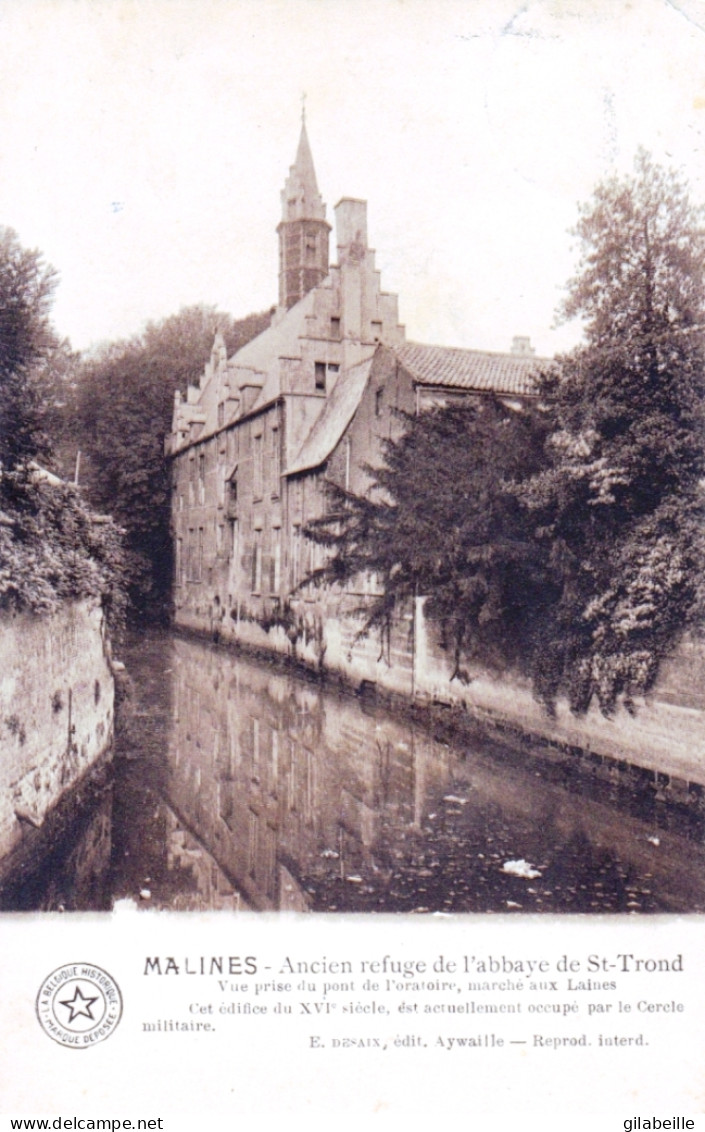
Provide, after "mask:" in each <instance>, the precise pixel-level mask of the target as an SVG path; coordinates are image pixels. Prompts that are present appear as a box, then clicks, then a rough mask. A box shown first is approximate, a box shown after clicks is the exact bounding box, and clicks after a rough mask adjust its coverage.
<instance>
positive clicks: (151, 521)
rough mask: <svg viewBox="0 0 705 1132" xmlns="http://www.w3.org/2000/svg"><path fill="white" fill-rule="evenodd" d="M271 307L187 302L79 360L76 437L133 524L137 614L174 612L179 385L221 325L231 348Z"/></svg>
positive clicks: (99, 483) (125, 521) (199, 365)
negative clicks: (174, 433)
mask: <svg viewBox="0 0 705 1132" xmlns="http://www.w3.org/2000/svg"><path fill="white" fill-rule="evenodd" d="M270 318H271V315H270V314H269V313H266V314H259V315H251V316H249V318H246V319H242V320H240V321H235V320H233V319H232V318H230V316H229V315H226V314H222V313H220V312H218V311H216V310H215V309H214V308H213V307H206V306H195V307H188V308H185V309H183V310H182V311H180V312H179V313H178V314H176V315H172V316H171V317H169V318H166V319H164V320H162V321H161V322H151V323H149V324H148V325H147V326H146V328H145V330H144V332H143V333H142V334H141V335H139V336H138V337H135V338H133V339H131V340H129V341H125V342H117V343H112V344H110V345H107V346H105V347H103V348H102V349H101V350H100V351H98V352H97V353H96V354H95V355H93V356H92V357H89V358H87V359H85V361H84V363H83V365H82V366H81V367H80V369H79V372H78V376H77V384H76V391H75V422H74V428H73V437H74V444H75V446H76V447H79V448H80V449H81V469H82V471H81V480H82V482H83V483H84V484H85V487H86V490H87V492H88V495H89V498H90V499H91V501H92V502H93V503H94V504H95V505H96V506H97V507H99V508H100V509H101V510H105V511H108V512H110V514H112V515H113V516H114V517H115V519H116V521H117V522H118V523H119V524H120V526H121V527H122V528H123V530H124V531H125V553H126V563H127V565H126V570H127V581H128V590H129V599H130V610H131V613H132V615H133V616H136V617H140V618H143V617H145V616H147V617H150V618H156V619H159V618H161V617H163V616H165V615H166V612H167V609H168V602H169V590H170V584H171V569H172V561H171V554H172V549H171V533H170V484H169V468H168V464H167V462H166V460H165V458H164V440H165V437H166V436H167V434H168V433H169V430H170V428H171V418H172V411H173V405H174V391H175V390H176V389H180V390H181V391H182V392H185V389H186V385H187V384H188V382H189V381H191V382H195V381H196V380H197V379H198V377H199V375H200V374H201V372H202V371H203V367H204V364H205V362H206V361H207V359H208V357H209V356H210V351H211V348H212V345H213V338H214V335H215V332H216V330H220V331H221V333H222V334H223V337H224V339H225V343H226V347H227V348H228V352H233V351H234V350H236V349H238V348H239V347H240V346H242V345H244V344H245V342H246V341H248V340H249V338H251V337H254V336H255V334H259V333H260V332H261V331H262V330H264V329H265V328H266V326H268V325H269V321H270Z"/></svg>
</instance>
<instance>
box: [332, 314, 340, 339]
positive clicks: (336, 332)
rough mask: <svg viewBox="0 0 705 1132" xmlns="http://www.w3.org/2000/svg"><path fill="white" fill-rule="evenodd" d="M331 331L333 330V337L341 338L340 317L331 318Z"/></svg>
mask: <svg viewBox="0 0 705 1132" xmlns="http://www.w3.org/2000/svg"><path fill="white" fill-rule="evenodd" d="M330 332H331V336H332V337H333V338H340V319H339V318H331V320H330Z"/></svg>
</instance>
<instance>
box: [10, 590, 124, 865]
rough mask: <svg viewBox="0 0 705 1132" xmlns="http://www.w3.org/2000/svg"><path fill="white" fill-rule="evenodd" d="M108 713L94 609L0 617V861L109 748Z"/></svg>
mask: <svg viewBox="0 0 705 1132" xmlns="http://www.w3.org/2000/svg"><path fill="white" fill-rule="evenodd" d="M113 708H114V682H113V675H112V670H111V666H110V658H109V649H108V646H107V642H106V640H105V638H104V633H103V618H102V613H101V611H100V609H99V608H98V607H96V605H95V604H93V603H90V602H86V601H84V602H74V603H70V604H67V605H66V606H64V608H63V609H62V610H61V611H60V612H59V613H56V614H53V615H52V616H45V617H37V616H34V615H32V614H29V613H16V614H9V613H3V614H2V615H0V862H1V861H2V859H3V858H5V857H6V856H7V855H8V854H9V853H10V852H11V851H13V850H15V849H17V848H18V847H21V842H22V841H23V839H24V838H27V837H29V835H30V834H31V831H32V830H33V828H37V827H40V826H41V825H42V823H43V822H44V820H45V818H46V816H47V814H48V813H49V811H50V810H51V809H52V807H53V806H54V805H55V804H56V803H57V802H58V800H59V799H60V798H61V796H62V795H63V794H64V793H65V792H66V791H67V790H69V789H70V788H71V787H72V786H74V785H75V784H76V782H77V781H78V780H79V779H80V778H81V776H82V775H83V774H84V773H85V772H86V771H87V770H88V769H89V768H90V767H92V766H93V765H94V764H95V763H96V762H97V761H98V760H99V759H100V758H101V756H102V755H104V754H105V753H106V752H107V751H108V750H109V748H110V745H111V743H112V737H113Z"/></svg>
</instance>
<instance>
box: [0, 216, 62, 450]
mask: <svg viewBox="0 0 705 1132" xmlns="http://www.w3.org/2000/svg"><path fill="white" fill-rule="evenodd" d="M56 282H57V275H56V272H55V271H54V269H53V268H51V267H49V266H48V265H47V264H45V263H44V261H43V259H42V257H41V255H40V253H39V252H38V251H29V250H27V249H26V248H23V247H22V246H21V244H20V243H19V240H18V239H17V236H16V234H15V233H14V232H13V231H12V229H11V228H0V465H1V466H2V468H3V469H5V470H12V469H15V468H16V467H18V465H21V464H22V463H23V462H25V461H27V460H29V459H32V458H34V457H42V456H45V455H46V454H47V453H48V452H49V448H50V445H49V439H48V437H47V435H46V429H45V423H46V422H45V412H44V410H45V402H44V400H43V398H42V387H41V383H40V381H39V380H38V379H37V374H38V371H39V370H40V369H41V368H42V367H43V366H44V365H45V364H46V362H47V359H48V357H49V355H50V354H51V353H52V351H54V350H55V349H56V347H57V339H56V335H55V333H54V331H53V329H52V326H51V323H50V321H49V311H50V307H51V301H52V296H53V293H54V289H55V286H56Z"/></svg>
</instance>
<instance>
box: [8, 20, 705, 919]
mask: <svg viewBox="0 0 705 1132" xmlns="http://www.w3.org/2000/svg"><path fill="white" fill-rule="evenodd" d="M281 14H284V15H285V17H286V18H285V19H280V18H277V16H278V15H281ZM704 16H705V14H704V11H703V7H702V5H700V3H698V2H697V0H690V2H688V0H680V2H676V3H667V2H662V0H640V2H638V3H636V5H627V3H624V5H622V3H619V5H613V3H607V2H604V3H603V2H599V0H594V2H576V3H558V2H556V3H554V2H551V0H536V2H535V3H528V5H523V6H521V7H518V6H516V5H514V3H509V2H507V3H492V5H490V3H485V2H481V0H480V2H474V3H473V2H470V3H459V2H454V0H448V2H445V3H439V5H433V6H430V5H422V3H418V2H407V3H398V5H394V3H388V2H380V3H375V2H361V3H341V2H334V0H326V2H321V3H310V2H307V0H295V2H294V0H292V2H287V3H283V5H281V3H276V2H265V3H253V2H248V0H241V2H226V0H223V2H217V0H213V2H212V0H203V2H200V0H199V2H198V3H163V2H160V0H145V2H143V3H109V2H98V3H69V2H60V0H59V2H55V0H54V2H51V0H36V2H32V3H22V5H20V3H12V2H9V3H5V5H3V7H2V11H1V12H0V29H1V32H2V48H1V49H0V51H1V55H2V59H3V67H2V71H3V79H2V82H1V87H2V106H3V111H5V113H3V115H2V117H3V125H2V127H1V130H0V132H1V135H2V153H3V162H2V166H3V169H2V180H1V183H0V206H1V207H0V223H1V224H2V229H1V231H0V374H1V380H2V400H1V404H0V414H1V417H0V445H1V480H0V546H1V555H0V655H1V658H2V674H1V681H0V695H1V719H0V745H1V751H2V760H1V764H0V765H1V775H2V778H1V795H0V854H1V858H0V907H1V908H2V910H3V911H14V912H19V911H22V912H27V914H28V912H67V914H68V912H75V911H102V912H110V911H111V910H112V909H114V908H115V907H120V906H121V904H123V906H127V907H134V908H138V909H140V910H151V909H167V910H172V911H194V910H199V911H204V910H221V909H222V910H231V911H233V910H234V911H238V910H243V911H273V910H281V911H290V912H301V914H308V912H359V914H370V912H404V914H416V915H423V914H439V912H446V914H480V912H495V914H497V912H502V914H526V912H532V914H536V912H539V914H541V912H543V914H566V912H577V914H587V915H594V914H605V912H610V914H629V915H631V914H654V912H661V914H664V912H668V914H673V912H677V914H691V912H702V911H703V910H705V849H704V848H703V829H704V823H705V726H704V723H705V714H704V712H705V638H704V636H703V624H704V612H705V580H704V577H703V572H702V565H703V560H704V557H705V534H704V528H703V504H704V495H703V483H704V471H705V427H704V426H705V397H704V395H705V369H704V361H705V278H704V266H705V223H704V217H705V213H704V211H703V200H704V194H705V177H704V172H703V171H704V170H705V162H704V153H703V145H704V127H703V115H704V114H705V85H704V83H705V80H704V78H703V70H702V66H700V60H702V50H703V34H704V29H705V18H704ZM324 37H325V40H326V45H325V49H324V46H323V38H324ZM29 58H31V59H32V66H31V67H26V66H25V65H26V61H27V59H29Z"/></svg>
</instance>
